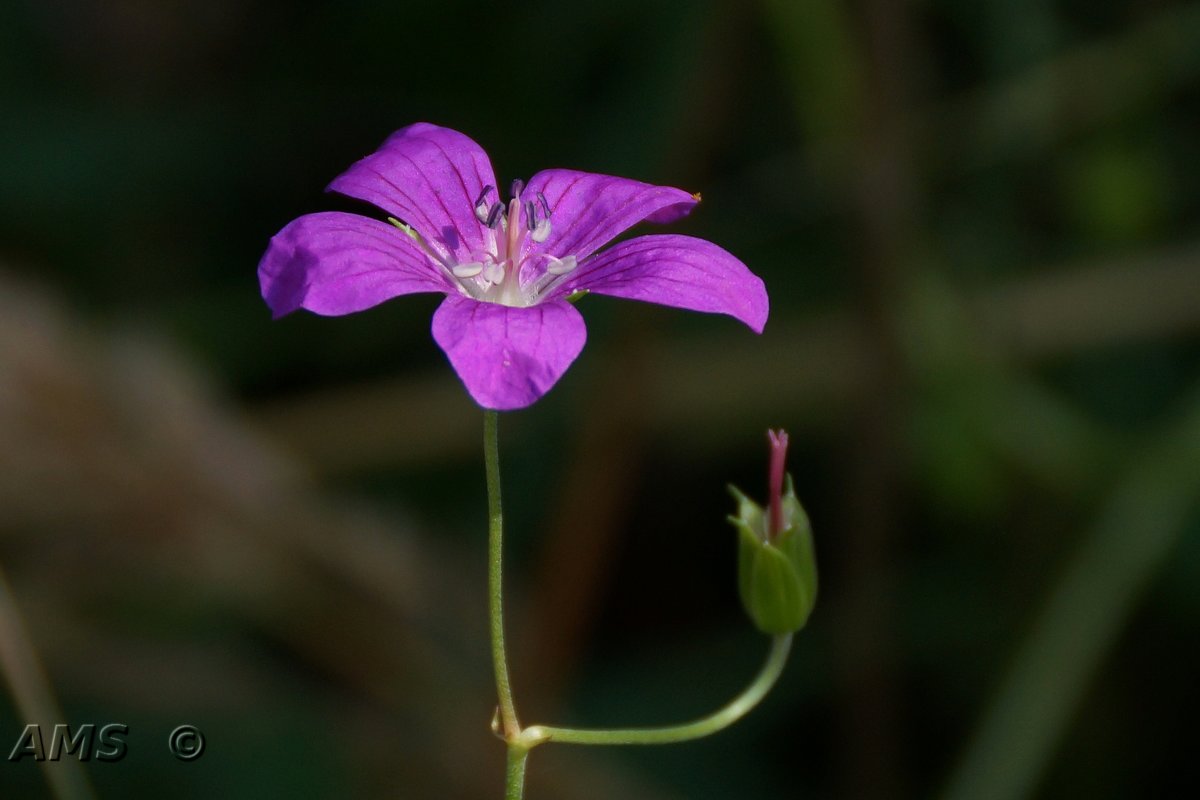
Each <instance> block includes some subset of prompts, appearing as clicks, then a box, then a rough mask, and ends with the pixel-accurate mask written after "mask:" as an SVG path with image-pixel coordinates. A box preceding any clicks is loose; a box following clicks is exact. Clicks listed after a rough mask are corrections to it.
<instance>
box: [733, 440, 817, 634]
mask: <svg viewBox="0 0 1200 800" xmlns="http://www.w3.org/2000/svg"><path fill="white" fill-rule="evenodd" d="M768 436H769V437H770V440H771V468H770V473H769V475H770V480H769V486H770V492H771V497H770V500H769V502H768V506H767V508H766V509H763V508H762V507H761V506H759V505H758V504H757V503H755V502H754V501H753V500H751V499H750V498H748V497H747V496H746V495H745V494H743V493H742V492H740V491H739V490H738V489H736V488H734V487H733V486H730V487H729V490H730V492H731V493H732V494H733V496H734V498H735V499H736V500H737V502H738V511H737V515H736V516H730V517H729V521H730V522H732V523H733V525H734V527H735V528H737V531H738V592H739V594H740V595H741V598H742V606H743V607H744V608H745V609H746V613H747V614H749V615H750V619H751V620H752V621H753V622H754V624H755V626H756V627H757V628H758V629H759V630H761V631H762V632H763V633H769V634H782V633H793V632H795V631H798V630H800V629H801V628H803V627H804V623H805V622H807V621H808V615H809V614H810V613H812V609H813V605H814V604H815V603H816V600H817V563H816V558H815V556H814V554H813V544H812V527H811V525H810V524H809V521H808V514H806V513H805V512H804V508H803V507H802V506H801V505H800V501H799V500H797V499H796V492H795V489H794V488H793V486H792V480H791V476H786V477H785V475H784V471H783V462H784V455H785V454H786V452H787V434H786V433H784V432H783V431H779V432H778V433H776V432H774V431H771V432H769V433H768Z"/></svg>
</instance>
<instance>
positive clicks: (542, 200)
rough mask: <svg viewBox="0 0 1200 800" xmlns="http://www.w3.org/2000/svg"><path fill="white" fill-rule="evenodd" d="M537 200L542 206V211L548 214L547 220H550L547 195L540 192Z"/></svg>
mask: <svg viewBox="0 0 1200 800" xmlns="http://www.w3.org/2000/svg"><path fill="white" fill-rule="evenodd" d="M537 199H538V202H539V203H541V204H542V211H544V212H546V219H550V204H549V203H548V202H546V195H544V194H542V193H541V192H538V193H537Z"/></svg>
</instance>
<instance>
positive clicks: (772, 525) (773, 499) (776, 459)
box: [767, 428, 788, 539]
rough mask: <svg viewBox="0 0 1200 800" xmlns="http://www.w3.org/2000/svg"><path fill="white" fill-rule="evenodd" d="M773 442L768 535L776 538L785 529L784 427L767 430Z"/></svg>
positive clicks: (785, 446) (768, 484)
mask: <svg viewBox="0 0 1200 800" xmlns="http://www.w3.org/2000/svg"><path fill="white" fill-rule="evenodd" d="M767 439H768V440H769V441H770V442H771V466H770V472H769V474H768V475H767V492H768V494H767V498H768V517H767V537H768V538H770V539H774V538H775V537H776V536H777V535H779V533H780V532H781V531H783V529H784V521H783V470H784V461H785V460H786V459H787V447H788V435H787V431H785V430H783V429H782V428H781V429H779V430H777V431H771V430H769V431H767Z"/></svg>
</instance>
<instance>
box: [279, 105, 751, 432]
mask: <svg viewBox="0 0 1200 800" xmlns="http://www.w3.org/2000/svg"><path fill="white" fill-rule="evenodd" d="M496 185H497V182H496V178H495V175H494V174H493V173H492V165H491V163H490V162H489V161H488V157H487V154H486V153H484V152H483V149H482V148H481V147H480V146H479V145H477V144H476V143H475V142H473V141H472V140H471V139H469V138H467V137H466V136H464V135H463V134H461V133H458V132H457V131H452V130H450V129H448V128H440V127H438V126H436V125H430V124H427V123H417V124H416V125H410V126H408V127H407V128H402V129H401V130H398V131H396V132H395V133H393V134H392V135H391V136H390V137H388V139H387V141H385V142H384V143H383V145H382V146H381V147H380V148H379V150H377V151H376V152H375V153H372V154H371V155H369V156H367V157H366V158H364V159H362V160H361V161H359V162H357V163H356V164H354V165H353V166H351V167H350V169H348V170H346V172H344V173H343V174H342V175H340V176H338V177H337V178H336V179H334V181H333V183H331V184H329V190H330V191H334V192H338V193H340V194H343V195H347V196H349V197H353V198H356V199H358V200H364V201H366V202H368V203H372V204H374V205H376V206H378V207H379V208H381V209H383V210H384V211H385V212H387V213H389V214H392V215H394V216H395V217H396V218H397V219H391V220H389V222H381V221H379V220H375V219H372V218H370V217H365V216H360V215H357V214H345V213H341V212H336V211H330V212H324V213H319V214H307V215H305V216H303V217H300V218H299V219H297V220H294V221H293V222H291V223H290V224H288V225H287V226H286V227H285V228H284V229H283V230H281V231H280V232H279V233H277V234H276V235H275V236H274V237H273V238H272V239H271V243H270V245H269V246H268V247H267V252H266V254H264V255H263V257H262V261H261V262H259V265H258V276H259V282H260V284H261V286H262V293H263V298H264V299H265V300H266V301H267V305H269V306H270V307H271V310H272V311H273V312H274V314H275V316H276V317H280V316H282V315H284V314H287V313H290V312H292V311H295V310H296V309H298V308H306V309H308V310H309V311H312V312H315V313H317V314H324V315H328V316H337V315H340V314H349V313H352V312H355V311H361V310H363V309H365V308H369V307H371V306H374V305H377V304H379V303H382V302H383V301H384V300H388V299H390V298H393V297H396V296H398V295H402V294H412V293H416V292H442V293H444V294H445V295H446V299H445V301H444V302H443V303H442V304H441V306H439V307H438V309H437V311H436V312H434V315H433V338H434V339H435V340H436V341H437V343H438V345H439V346H440V347H441V348H442V350H444V351H445V353H446V355H447V356H448V357H449V359H450V363H451V364H452V365H453V366H454V369H455V371H456V372H457V373H458V376H459V377H460V378H461V379H462V382H463V383H464V384H466V387H467V391H468V392H470V394H471V397H473V398H474V399H475V401H476V402H477V403H479V405H481V406H483V407H484V408H491V409H497V410H506V409H514V408H523V407H525V406H527V405H529V404H531V403H533V402H534V401H535V400H537V399H538V398H539V397H541V396H542V395H543V394H545V393H546V392H547V391H548V390H549V389H550V387H551V386H553V385H554V384H555V383H556V382H557V381H558V379H559V378H560V377H561V376H562V374H563V372H565V371H566V369H567V367H568V366H570V364H571V362H572V361H574V360H575V357H576V356H578V355H579V353H580V351H581V350H582V349H583V343H584V340H585V339H586V338H587V332H586V329H585V328H584V324H583V317H582V316H580V314H579V311H577V310H576V309H575V307H574V306H573V305H572V304H571V303H569V302H567V297H568V296H569V295H571V293H573V292H576V291H578V290H587V291H589V292H594V293H596V294H606V295H612V296H613V297H625V298H628V299H631V300H645V301H649V302H652V303H661V304H662V305H668V306H676V307H679V308H687V309H691V310H694V311H707V312H717V313H722V314H728V315H730V316H732V317H735V318H737V319H739V320H741V321H742V322H744V323H746V324H747V325H748V326H750V327H751V328H752V329H754V331H756V332H758V333H761V332H762V329H763V325H764V324H766V321H767V293H766V289H765V288H764V286H763V282H762V281H761V280H760V279H759V278H758V277H757V276H756V275H754V274H753V273H752V272H750V270H749V269H747V268H746V265H745V264H743V263H742V262H741V261H738V260H737V259H736V258H734V257H733V256H732V255H730V254H729V253H727V252H725V251H724V250H722V249H721V248H720V247H717V246H716V245H714V244H712V243H710V242H706V241H704V240H702V239H696V238H693V237H690V236H676V235H656V236H641V237H638V238H635V239H629V240H627V241H624V242H621V243H619V244H617V245H614V246H613V247H610V248H608V249H607V250H602V251H601V250H599V248H601V247H603V246H604V245H605V244H607V243H608V242H609V241H611V240H612V239H613V238H614V237H616V236H617V235H619V234H620V233H622V232H623V231H625V230H626V229H628V228H630V227H632V226H633V225H635V224H637V223H638V222H641V221H642V220H649V221H651V222H672V221H674V220H677V219H679V218H681V217H683V216H685V215H686V214H687V213H688V212H689V211H691V210H692V207H693V206H695V205H696V203H697V202H698V200H699V198H698V196H693V195H690V194H688V193H687V192H684V191H682V190H680V189H672V188H670V187H667V186H651V185H650V184H646V183H640V182H638V181H632V180H627V179H625V178H615V177H611V176H608V175H596V174H593V173H589V172H576V171H573V170H564V169H550V170H545V171H543V172H539V173H538V174H537V175H534V176H533V178H532V179H530V181H529V183H528V184H523V183H522V182H521V181H514V182H513V184H512V188H511V191H510V193H509V199H508V200H507V202H506V201H504V200H503V199H502V198H501V196H500V192H499V191H498V190H497V188H496Z"/></svg>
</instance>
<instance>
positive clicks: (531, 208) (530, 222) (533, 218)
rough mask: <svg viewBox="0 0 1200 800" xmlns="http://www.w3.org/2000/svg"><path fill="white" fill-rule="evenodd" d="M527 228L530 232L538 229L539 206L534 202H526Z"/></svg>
mask: <svg viewBox="0 0 1200 800" xmlns="http://www.w3.org/2000/svg"><path fill="white" fill-rule="evenodd" d="M525 227H527V228H529V230H533V229H534V228H536V227H537V206H535V205H534V204H533V201H532V200H527V201H525Z"/></svg>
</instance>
